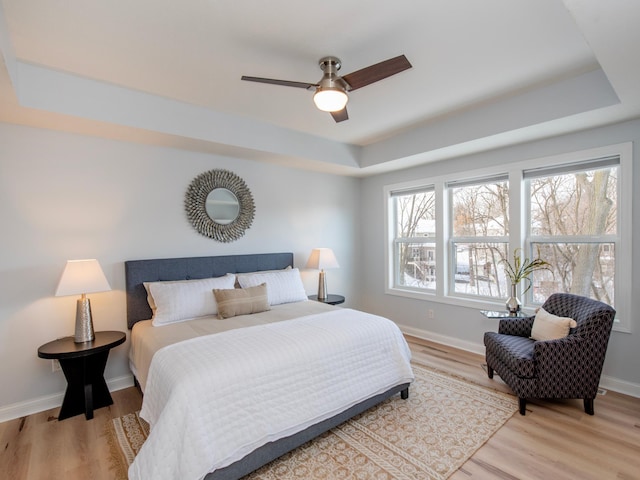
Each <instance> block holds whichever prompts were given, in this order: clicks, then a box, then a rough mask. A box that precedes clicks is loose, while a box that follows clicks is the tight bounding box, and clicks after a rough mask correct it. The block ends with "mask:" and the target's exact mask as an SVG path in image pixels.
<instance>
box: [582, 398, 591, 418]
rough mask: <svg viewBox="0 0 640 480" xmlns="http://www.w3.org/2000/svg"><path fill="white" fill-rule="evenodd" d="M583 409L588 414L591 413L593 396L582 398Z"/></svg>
mask: <svg viewBox="0 0 640 480" xmlns="http://www.w3.org/2000/svg"><path fill="white" fill-rule="evenodd" d="M584 411H585V413H587V414H588V415H593V398H585V399H584Z"/></svg>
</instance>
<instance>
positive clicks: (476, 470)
mask: <svg viewBox="0 0 640 480" xmlns="http://www.w3.org/2000/svg"><path fill="white" fill-rule="evenodd" d="M408 340H409V344H410V346H411V350H412V353H413V358H414V361H416V362H417V363H420V364H423V365H427V366H431V367H434V368H436V369H439V370H443V371H446V372H450V373H453V374H455V375H458V376H461V377H464V378H467V379H469V380H470V381H472V382H474V383H478V384H481V385H484V386H487V387H489V388H494V389H498V390H502V391H505V392H509V391H510V390H509V388H508V387H507V386H506V385H505V384H504V383H503V382H502V381H501V380H500V379H499V378H498V377H497V376H496V377H494V378H495V379H494V380H489V379H488V378H487V375H486V373H485V371H484V370H483V368H482V363H483V361H484V358H483V357H482V356H479V355H475V354H472V353H469V352H464V351H460V350H456V349H454V348H451V347H446V346H442V345H438V344H435V343H430V342H425V341H421V340H417V339H413V338H409V339H408ZM112 396H113V399H114V404H113V405H112V406H110V407H105V408H101V409H99V410H96V411H95V417H94V418H93V419H92V420H89V421H86V420H85V419H84V416H82V415H79V416H76V417H73V418H69V419H67V420H64V421H62V422H58V421H57V419H56V414H57V411H58V409H52V410H48V411H45V412H41V413H37V414H34V415H29V416H28V417H25V418H19V419H16V420H11V421H9V422H4V423H0V441H1V443H0V446H1V447H2V451H1V453H0V479H7V480H27V479H29V480H36V479H37V480H40V479H42V480H44V479H47V480H51V479H65V480H75V479H78V480H80V479H82V480H84V479H96V480H102V479H105V480H106V479H112V478H113V472H112V471H111V470H110V469H109V467H110V450H109V446H108V443H107V439H106V437H105V436H104V432H105V425H106V423H107V422H108V421H109V420H110V419H111V418H114V417H117V416H120V415H124V414H125V413H129V412H133V411H135V410H137V409H139V408H140V404H141V401H142V399H141V396H140V394H139V392H138V391H137V390H136V389H135V388H133V387H132V388H127V389H124V390H120V391H118V392H114V393H113V394H112ZM451 478H452V479H453V480H465V479H466V480H468V479H472V480H473V479H475V480H491V479H510V480H512V479H521V480H527V479H553V480H560V479H581V480H582V479H593V480H602V479H640V399H638V398H632V397H629V396H626V395H621V394H617V393H615V392H607V393H606V394H605V395H601V396H598V398H597V399H596V401H595V415H594V416H589V415H586V414H585V413H584V410H583V408H582V402H581V401H579V400H566V401H553V402H551V401H532V402H529V403H528V409H527V415H526V416H524V417H522V416H520V415H519V414H518V413H516V414H515V415H514V416H513V417H512V418H511V419H510V420H509V421H507V423H506V424H505V425H504V426H503V427H502V428H501V429H500V430H499V431H498V432H497V433H496V434H495V435H494V436H493V437H491V439H490V440H489V441H488V442H487V443H486V444H485V445H484V446H483V447H481V448H480V449H479V450H478V451H477V452H476V453H475V454H474V455H473V456H472V457H471V458H470V459H469V460H468V461H467V462H466V463H465V464H464V465H463V466H462V468H461V469H460V470H458V471H457V472H456V473H455V474H454V475H453V476H452V477H451Z"/></svg>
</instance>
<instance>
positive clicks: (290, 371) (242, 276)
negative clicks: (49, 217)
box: [125, 253, 413, 480]
mask: <svg viewBox="0 0 640 480" xmlns="http://www.w3.org/2000/svg"><path fill="white" fill-rule="evenodd" d="M125 275H126V293H127V324H128V327H129V328H130V329H132V332H131V351H130V355H129V358H130V366H131V369H132V371H133V373H134V376H135V378H136V383H137V384H138V385H139V386H140V388H141V390H142V391H143V393H144V397H143V406H142V411H141V416H142V417H143V418H145V419H146V420H148V421H149V423H150V425H151V432H150V435H149V438H148V439H147V440H146V441H145V444H144V445H143V447H142V449H141V450H140V452H139V453H138V455H137V457H136V459H135V461H134V462H133V464H132V465H131V467H130V470H129V476H130V478H131V479H138V478H156V479H157V478H181V479H184V480H189V479H191V478H193V479H194V480H195V479H199V478H206V479H207V480H220V479H222V480H224V479H237V478H241V477H243V476H245V475H247V474H249V473H250V472H252V471H254V470H256V469H258V468H259V467H261V466H262V465H265V464H266V463H268V462H270V461H272V460H274V459H275V458H278V457H279V456H281V455H283V454H284V453H286V452H288V451H290V450H293V449H294V448H296V447H298V446H300V445H302V444H303V443H306V442H307V441H309V440H311V439H313V438H315V437H316V436H318V435H320V434H322V433H324V432H325V431H327V430H329V429H331V428H333V427H335V426H337V425H339V424H340V423H342V422H344V421H345V420H347V419H349V418H351V417H353V416H355V415H357V414H359V413H361V412H363V411H365V410H367V409H369V408H371V407H372V406H374V405H376V404H378V403H380V402H382V401H383V400H386V399H387V398H389V397H391V396H393V395H395V394H398V393H400V395H401V397H402V398H407V397H408V391H409V385H410V383H411V382H412V381H413V373H412V371H411V367H410V364H409V361H410V352H409V349H408V346H407V344H406V342H405V341H404V338H403V337H402V334H401V333H400V331H399V329H398V328H397V326H395V324H393V322H391V321H390V320H388V319H384V318H382V317H378V316H375V315H370V314H366V313H364V312H358V311H356V310H352V309H343V308H340V307H334V306H330V305H326V304H323V303H321V302H314V301H308V300H307V299H306V294H305V293H304V289H303V287H302V285H301V281H300V280H299V272H298V270H297V269H295V268H294V267H293V254H292V253H270V254H252V255H228V256H216V257H190V258H172V259H151V260H134V261H127V262H125ZM296 278H297V279H298V280H296ZM212 282H213V283H212ZM230 282H231V283H230ZM201 283H202V284H204V285H206V288H208V289H209V290H208V291H211V289H210V286H211V285H213V289H214V291H215V295H211V296H210V297H212V298H215V299H217V304H216V305H215V308H216V309H217V310H216V314H215V315H212V314H208V315H200V314H201V313H203V312H210V311H209V310H207V308H210V305H208V306H204V305H200V306H198V301H192V298H191V297H190V296H189V294H185V293H184V292H185V291H191V290H190V289H192V287H194V285H196V286H198V287H197V288H203V287H202V285H201ZM239 287H240V288H239ZM194 288H195V287H194ZM301 288H302V290H301ZM167 292H169V293H167ZM176 292H178V293H176ZM167 295H169V298H170V299H171V301H172V303H171V308H173V306H175V305H176V304H180V302H182V304H181V305H182V306H180V308H178V310H179V314H178V317H181V319H180V320H177V321H176V320H175V318H176V317H175V311H172V310H171V308H169V310H167V309H166V308H165V303H163V302H165V300H166V298H167ZM227 295H229V296H230V297H229V298H227ZM243 295H244V296H243ZM247 296H248V297H249V299H248V300H247ZM198 298H199V297H198ZM238 298H240V299H241V300H237V299H238ZM176 299H178V300H176ZM154 300H156V301H158V302H159V303H157V305H153V307H154V310H152V307H151V306H150V303H152V304H153V303H154ZM207 301H209V298H208V297H207ZM214 303H215V302H214ZM248 304H251V305H250V306H249V307H247V305H248ZM194 305H195V306H194ZM238 305H241V307H238ZM229 306H231V308H228V307H229ZM246 308H249V310H250V313H248V314H244V313H245V311H246V310H245V309H246ZM189 309H191V310H189ZM167 311H168V312H169V315H167V316H165V313H166V312H167ZM183 311H184V312H185V313H183ZM229 312H231V313H229ZM171 315H174V316H171ZM184 315H186V317H187V318H186V319H184V318H182V317H184ZM221 316H224V318H223V319H220V317H221ZM152 317H153V319H152ZM156 321H158V322H159V323H158V325H154V322H156ZM164 321H166V323H162V322H164Z"/></svg>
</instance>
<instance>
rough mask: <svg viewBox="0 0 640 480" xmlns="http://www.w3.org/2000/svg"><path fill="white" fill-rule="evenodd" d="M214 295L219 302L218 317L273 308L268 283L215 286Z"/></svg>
mask: <svg viewBox="0 0 640 480" xmlns="http://www.w3.org/2000/svg"><path fill="white" fill-rule="evenodd" d="M213 295H214V296H215V298H216V303H217V304H218V318H231V317H235V316H237V315H248V314H250V313H259V312H264V311H266V310H271V307H270V306H269V299H268V297H267V284H266V283H263V284H261V285H258V286H256V287H249V288H232V289H218V288H214V289H213Z"/></svg>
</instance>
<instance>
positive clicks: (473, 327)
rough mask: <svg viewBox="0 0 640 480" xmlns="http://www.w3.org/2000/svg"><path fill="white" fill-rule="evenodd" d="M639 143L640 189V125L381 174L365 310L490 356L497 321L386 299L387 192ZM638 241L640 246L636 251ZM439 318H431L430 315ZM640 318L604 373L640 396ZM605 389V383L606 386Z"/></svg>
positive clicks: (367, 248)
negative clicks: (487, 342) (487, 340)
mask: <svg viewBox="0 0 640 480" xmlns="http://www.w3.org/2000/svg"><path fill="white" fill-rule="evenodd" d="M629 141H633V142H634V147H635V148H634V158H633V169H634V171H633V176H634V178H633V185H634V186H636V185H640V150H639V149H638V144H639V142H640V121H632V122H627V123H623V124H620V125H615V126H610V127H605V128H599V129H594V130H592V131H586V132H582V133H578V134H572V135H565V136H559V137H555V138H551V139H547V140H544V141H538V142H532V143H529V144H524V145H520V146H515V147H509V148H504V149H500V150H495V151H490V152H485V153H481V154H477V155H471V156H467V157H464V158H456V159H450V160H446V161H442V162H438V163H432V164H427V165H423V166H420V167H416V168H411V169H407V170H402V171H397V172H393V173H388V174H381V175H377V176H373V177H369V178H366V179H364V180H363V182H362V189H361V198H360V204H361V212H362V221H361V227H362V232H361V236H362V238H363V239H366V240H365V241H364V242H363V243H362V247H361V248H362V250H361V251H362V258H361V262H362V275H361V289H360V291H361V297H360V307H361V308H362V309H363V310H365V311H369V312H372V313H376V314H379V315H383V316H387V317H389V318H391V319H393V320H394V321H396V322H397V323H399V324H400V325H402V326H406V327H409V330H412V331H413V330H417V331H418V333H421V334H422V335H423V336H424V337H425V338H432V339H435V340H438V341H442V342H445V343H449V344H451V345H455V346H459V347H462V348H465V349H468V350H471V351H477V352H484V347H483V345H482V338H483V334H484V332H485V331H488V330H495V329H496V328H497V321H495V320H488V319H486V318H484V317H483V316H482V315H481V314H480V313H479V312H478V311H477V310H475V309H470V308H465V307H459V306H454V305H449V304H445V303H435V302H429V301H425V300H416V299H412V298H405V297H399V296H394V295H387V294H385V291H384V288H385V285H384V281H385V280H384V279H385V270H384V258H385V252H384V249H385V240H384V238H385V233H386V231H385V225H384V208H385V207H384V204H383V187H384V186H385V185H389V184H394V183H400V182H406V181H410V180H414V179H422V178H429V177H430V176H439V175H445V174H449V173H451V172H464V171H469V170H475V169H478V168H482V167H488V166H493V165H503V164H506V163H510V162H519V161H523V160H526V159H530V158H541V157H546V156H550V155H558V154H562V153H570V152H575V151H579V150H584V149H587V148H593V147H602V146H606V145H612V144H617V143H623V142H629ZM633 238H634V239H637V238H640V194H634V198H633ZM636 244H637V241H634V246H635V245H636ZM631 261H632V262H633V272H634V274H633V288H632V290H631V291H632V292H639V291H640V276H639V274H638V272H640V255H637V254H635V252H634V254H633V258H632V259H631ZM639 307H640V306H639V305H638V300H637V297H636V298H634V299H633V303H632V313H633V312H637V311H638V308H639ZM429 309H432V310H433V311H434V318H433V319H430V318H428V314H427V312H428V310H429ZM638 321H639V320H638V318H637V316H636V317H635V318H632V319H631V330H632V331H631V333H622V332H613V333H612V337H611V340H610V343H609V349H608V352H607V359H606V363H605V368H604V375H606V377H607V378H606V383H607V384H608V385H609V387H610V388H616V389H618V390H621V391H627V392H628V393H634V394H636V395H638V396H640V335H639V331H638V330H639V329H638ZM603 383H604V382H603Z"/></svg>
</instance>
